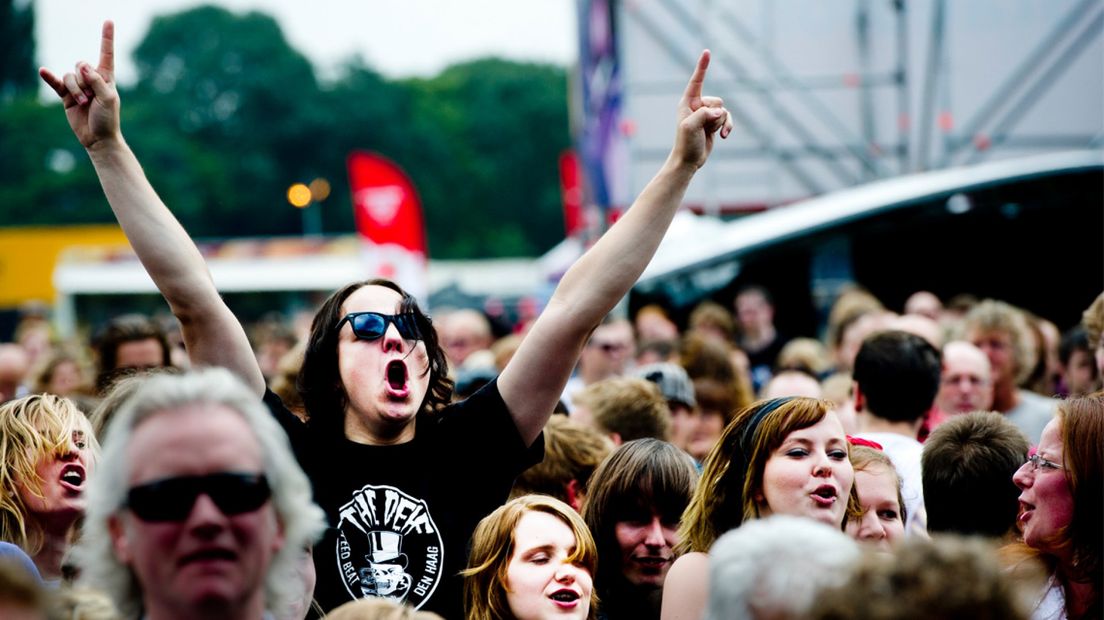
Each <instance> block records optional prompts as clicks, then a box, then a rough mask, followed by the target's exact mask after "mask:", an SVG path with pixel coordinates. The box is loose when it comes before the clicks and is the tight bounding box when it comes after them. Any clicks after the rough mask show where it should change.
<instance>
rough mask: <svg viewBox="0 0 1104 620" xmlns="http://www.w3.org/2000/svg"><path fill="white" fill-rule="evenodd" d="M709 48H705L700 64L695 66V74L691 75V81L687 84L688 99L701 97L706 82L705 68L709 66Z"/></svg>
mask: <svg viewBox="0 0 1104 620" xmlns="http://www.w3.org/2000/svg"><path fill="white" fill-rule="evenodd" d="M709 56H710V54H709V50H704V51H702V53H701V56H700V57H699V58H698V66H697V67H694V74H693V75H691V76H690V83H689V84H687V85H686V93H685V95H684V96H685V97H686V100H687V101H695V100H700V99H701V94H702V85H703V84H704V83H705V70H706V69H708V68H709Z"/></svg>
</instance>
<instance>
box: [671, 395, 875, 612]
mask: <svg viewBox="0 0 1104 620" xmlns="http://www.w3.org/2000/svg"><path fill="white" fill-rule="evenodd" d="M831 409H832V404H831V403H829V402H828V401H824V400H819V399H815V398H805V397H800V396H795V397H787V398H774V399H771V400H763V401H759V402H756V403H753V404H752V405H750V406H748V407H745V408H744V409H741V410H739V411H737V412H736V413H735V414H734V415H733V417H732V421H731V422H729V423H728V426H726V427H725V429H724V432H723V433H722V434H721V437H720V439H719V440H718V441H717V444H716V445H715V446H714V447H713V450H712V451H710V452H709V455H708V456H706V458H705V462H704V463H703V464H702V466H703V470H702V474H701V478H700V479H699V480H698V485H697V488H696V489H695V490H694V495H693V497H692V498H691V499H690V504H689V506H687V508H686V512H684V513H683V515H682V524H681V526H680V527H679V531H678V535H679V538H680V540H679V543H678V545H677V546H676V547H675V551H676V553H678V554H680V555H681V557H679V559H678V560H675V563H674V565H673V566H672V567H671V570H670V571H668V573H667V581H666V583H665V584H664V586H663V605H662V611H661V614H660V617H661V618H662V619H663V620H698V619H699V618H701V616H702V613H703V612H704V610H705V605H706V602H707V601H708V600H709V556H708V555H707V554H708V552H709V549H710V547H712V546H713V543H714V542H716V540H717V539H718V538H719V537H720V536H722V535H723V534H724V533H725V532H728V531H729V530H731V529H734V528H737V527H740V525H741V524H743V523H744V522H745V521H748V520H751V519H759V518H763V517H767V516H770V515H775V514H784V515H791V516H796V517H803V518H808V519H813V520H816V521H820V522H821V523H824V524H827V525H830V526H832V527H834V528H837V529H839V530H840V531H843V529H844V525H845V523H846V521H847V520H848V519H850V518H855V517H857V516H858V515H859V514H860V508H859V499H858V495H857V494H856V493H855V490H854V481H855V471H854V469H853V467H852V465H851V461H850V460H849V458H848V451H849V448H850V444H848V441H847V435H846V434H844V432H843V425H841V424H840V421H839V419H838V418H836V414H835V413H834V412H833V411H832V410H831Z"/></svg>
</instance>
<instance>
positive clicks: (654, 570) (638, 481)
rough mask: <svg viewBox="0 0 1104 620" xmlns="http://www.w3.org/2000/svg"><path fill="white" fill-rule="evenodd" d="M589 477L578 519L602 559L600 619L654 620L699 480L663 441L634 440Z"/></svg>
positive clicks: (684, 458)
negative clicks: (582, 522)
mask: <svg viewBox="0 0 1104 620" xmlns="http://www.w3.org/2000/svg"><path fill="white" fill-rule="evenodd" d="M591 479H592V480H593V483H592V485H591V487H590V492H589V494H588V495H587V500H586V503H585V504H584V505H583V511H582V515H583V520H584V521H586V524H587V527H589V528H590V532H591V534H593V535H594V539H595V542H596V543H597V545H598V556H599V558H600V559H601V562H600V563H599V564H598V574H596V575H595V576H594V577H595V579H594V589H595V591H596V592H597V593H598V595H599V596H601V598H602V611H601V613H600V614H599V617H600V618H605V619H606V620H620V619H629V620H646V619H648V618H658V617H659V606H660V600H661V598H660V597H661V596H662V593H663V584H664V581H665V580H666V578H667V571H668V570H670V568H671V565H672V564H673V563H674V561H675V558H676V557H678V556H677V555H675V551H674V549H675V546H676V545H677V544H678V540H679V539H678V527H679V520H680V519H681V517H682V513H683V511H684V510H686V505H687V504H688V503H689V502H690V496H691V494H693V492H694V487H695V486H696V485H697V481H698V473H697V469H696V468H695V466H694V461H693V459H691V458H690V456H689V455H687V454H686V453H685V452H683V451H682V450H680V449H678V448H676V447H675V446H673V445H671V444H669V443H667V442H666V441H660V440H658V439H637V440H635V441H629V442H626V443H624V444H622V445H621V446H620V447H619V448H617V449H616V450H614V451H613V453H612V454H610V455H609V457H607V458H606V460H605V461H603V462H602V464H601V465H599V466H598V469H596V470H595V471H594V474H593V475H592V476H591Z"/></svg>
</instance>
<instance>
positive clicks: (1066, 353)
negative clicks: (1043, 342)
mask: <svg viewBox="0 0 1104 620" xmlns="http://www.w3.org/2000/svg"><path fill="white" fill-rule="evenodd" d="M1093 344H1094V343H1090V342H1089V332H1087V331H1085V328H1084V326H1082V325H1077V326H1075V327H1073V328H1071V329H1070V330H1069V331H1067V332H1066V333H1064V334H1062V340H1061V341H1060V342H1059V343H1058V359H1059V360H1060V361H1061V362H1062V365H1063V366H1065V365H1066V364H1069V361H1070V358H1072V357H1073V353H1074V351H1084V352H1086V353H1088V354H1089V355H1090V356H1092V352H1093V346H1092V345H1093ZM1093 367H1094V368H1095V367H1096V366H1095V365H1094V366H1093Z"/></svg>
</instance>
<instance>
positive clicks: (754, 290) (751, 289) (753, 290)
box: [733, 284, 774, 308]
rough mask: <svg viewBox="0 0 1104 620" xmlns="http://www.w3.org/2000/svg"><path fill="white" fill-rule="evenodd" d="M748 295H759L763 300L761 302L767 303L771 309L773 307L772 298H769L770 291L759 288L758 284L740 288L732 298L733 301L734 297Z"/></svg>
mask: <svg viewBox="0 0 1104 620" xmlns="http://www.w3.org/2000/svg"><path fill="white" fill-rule="evenodd" d="M749 293H750V294H754V295H759V296H760V297H762V298H763V301H765V302H767V305H768V306H771V307H772V308H773V307H774V298H773V297H771V294H770V291H768V290H767V289H766V287H763V286H760V285H759V284H748V285H745V286H742V287H740V290H738V291H736V295H734V297H733V298H734V299H735V298H736V297H740V296H741V295H747V294H749Z"/></svg>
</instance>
